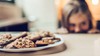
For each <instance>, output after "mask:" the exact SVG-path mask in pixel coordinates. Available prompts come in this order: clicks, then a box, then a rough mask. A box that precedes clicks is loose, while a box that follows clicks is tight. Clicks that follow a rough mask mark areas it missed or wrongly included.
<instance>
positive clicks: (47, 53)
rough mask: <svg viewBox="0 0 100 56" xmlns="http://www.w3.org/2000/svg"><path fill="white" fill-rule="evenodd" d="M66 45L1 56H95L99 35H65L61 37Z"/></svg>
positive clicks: (2, 55)
mask: <svg viewBox="0 0 100 56" xmlns="http://www.w3.org/2000/svg"><path fill="white" fill-rule="evenodd" d="M60 36H61V37H62V38H63V39H64V44H63V45H60V46H56V47H54V48H50V49H45V50H41V51H37V52H28V53H6V52H0V56H13V55H14V56H94V55H95V54H94V49H95V48H94V42H95V40H97V39H99V38H100V35H99V34H64V35H60Z"/></svg>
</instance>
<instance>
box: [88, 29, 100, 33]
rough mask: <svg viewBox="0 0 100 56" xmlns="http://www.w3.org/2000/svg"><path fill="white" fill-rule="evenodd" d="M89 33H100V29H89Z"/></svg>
mask: <svg viewBox="0 0 100 56" xmlns="http://www.w3.org/2000/svg"><path fill="white" fill-rule="evenodd" d="M88 33H100V30H98V29H91V30H90V31H88Z"/></svg>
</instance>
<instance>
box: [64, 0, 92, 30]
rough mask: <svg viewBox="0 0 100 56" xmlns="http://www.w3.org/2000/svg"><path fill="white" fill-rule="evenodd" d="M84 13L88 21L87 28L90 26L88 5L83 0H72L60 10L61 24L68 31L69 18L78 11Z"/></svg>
mask: <svg viewBox="0 0 100 56" xmlns="http://www.w3.org/2000/svg"><path fill="white" fill-rule="evenodd" d="M79 11H80V12H82V13H83V14H85V15H86V16H87V18H88V21H89V30H90V29H91V28H92V27H93V26H92V15H91V13H90V11H89V8H88V5H87V3H86V2H85V1H84V0H74V1H72V2H70V3H68V4H66V6H65V7H64V9H63V10H62V26H63V27H64V28H67V30H68V31H69V28H68V27H69V18H70V17H71V16H72V15H73V14H76V13H78V12H79Z"/></svg>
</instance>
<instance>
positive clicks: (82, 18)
mask: <svg viewBox="0 0 100 56" xmlns="http://www.w3.org/2000/svg"><path fill="white" fill-rule="evenodd" d="M88 30H89V20H88V19H87V17H86V15H84V14H82V13H77V14H74V15H72V16H71V17H70V18H69V31H70V32H71V33H86V32H87V31H88Z"/></svg>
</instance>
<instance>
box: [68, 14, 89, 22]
mask: <svg viewBox="0 0 100 56" xmlns="http://www.w3.org/2000/svg"><path fill="white" fill-rule="evenodd" d="M82 21H88V17H87V16H86V15H85V14H83V13H77V14H73V15H71V17H70V18H69V22H70V23H74V22H77V23H79V22H82Z"/></svg>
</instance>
